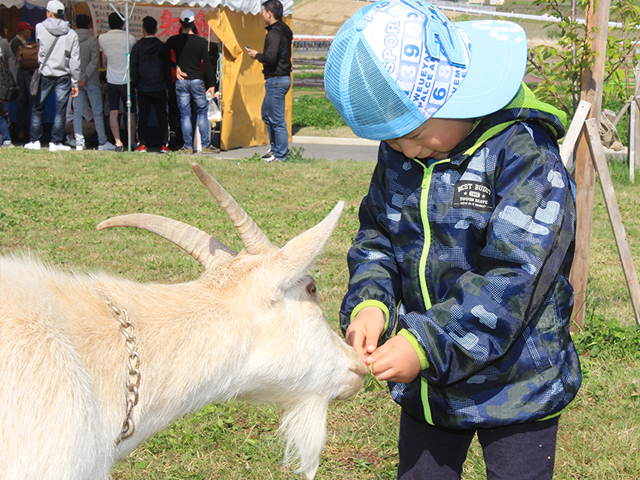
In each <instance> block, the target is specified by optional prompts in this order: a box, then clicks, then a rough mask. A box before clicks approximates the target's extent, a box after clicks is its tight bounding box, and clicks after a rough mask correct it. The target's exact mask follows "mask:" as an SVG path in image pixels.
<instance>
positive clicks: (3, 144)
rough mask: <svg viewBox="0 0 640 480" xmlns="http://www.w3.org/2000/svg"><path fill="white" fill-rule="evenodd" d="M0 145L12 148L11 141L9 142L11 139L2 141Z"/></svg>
mask: <svg viewBox="0 0 640 480" xmlns="http://www.w3.org/2000/svg"><path fill="white" fill-rule="evenodd" d="M2 146H3V147H6V148H13V143H11V140H5V141H4V142H2Z"/></svg>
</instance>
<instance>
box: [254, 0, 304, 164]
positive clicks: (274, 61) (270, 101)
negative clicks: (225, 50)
mask: <svg viewBox="0 0 640 480" xmlns="http://www.w3.org/2000/svg"><path fill="white" fill-rule="evenodd" d="M282 14H283V8H282V3H280V1H279V0H267V1H266V2H264V3H263V4H262V17H263V18H264V21H265V23H266V24H267V36H266V37H265V39H264V49H263V53H258V52H257V51H256V50H253V49H251V48H249V47H245V48H246V49H247V54H248V55H249V56H250V57H251V58H253V59H254V60H258V61H259V62H260V63H262V64H263V65H264V68H263V70H262V73H263V74H264V78H265V95H264V100H263V102H262V120H263V121H264V123H265V124H266V125H267V130H268V131H269V142H270V144H271V148H270V150H269V151H268V152H267V153H265V154H264V155H263V156H262V158H264V159H265V160H266V161H267V162H284V161H286V159H287V154H288V153H289V131H288V129H287V122H286V120H285V117H284V107H285V102H284V99H285V96H286V95H287V92H288V91H289V89H290V88H291V49H292V47H291V43H292V40H293V32H292V31H291V29H290V28H289V26H288V25H287V24H286V23H284V22H283V21H282Z"/></svg>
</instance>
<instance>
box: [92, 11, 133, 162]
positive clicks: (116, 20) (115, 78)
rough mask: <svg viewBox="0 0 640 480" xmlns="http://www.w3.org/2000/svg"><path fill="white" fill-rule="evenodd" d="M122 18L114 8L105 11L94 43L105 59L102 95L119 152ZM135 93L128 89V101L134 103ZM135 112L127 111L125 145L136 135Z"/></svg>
mask: <svg viewBox="0 0 640 480" xmlns="http://www.w3.org/2000/svg"><path fill="white" fill-rule="evenodd" d="M123 27H124V20H123V19H122V17H121V16H120V14H119V13H117V12H112V13H111V14H110V15H109V28H110V29H111V30H109V31H108V32H107V33H103V34H102V35H100V36H99V37H98V43H99V45H100V48H101V49H102V53H103V54H104V56H105V58H106V61H107V88H106V96H107V99H108V100H109V126H110V127H111V134H112V135H113V138H114V140H115V142H116V152H122V150H123V143H122V140H121V138H120V122H119V121H118V115H119V114H120V100H122V105H124V107H125V109H126V107H127V80H128V79H127V73H128V72H127V53H128V52H127V34H126V32H125V31H124V30H123V29H122V28H123ZM135 43H136V39H135V38H134V36H133V35H129V49H131V48H133V46H134V45H135ZM135 104H136V102H135V96H134V93H133V91H132V90H131V105H135ZM135 130H136V114H135V113H134V112H131V131H130V132H129V145H131V142H132V141H133V139H134V138H135V137H136V134H135Z"/></svg>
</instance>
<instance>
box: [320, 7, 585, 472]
mask: <svg viewBox="0 0 640 480" xmlns="http://www.w3.org/2000/svg"><path fill="white" fill-rule="evenodd" d="M526 62H527V40H526V37H525V34H524V30H523V29H522V28H521V27H520V26H519V25H516V24H513V23H510V22H504V21H486V20H485V21H474V22H456V23H452V22H450V21H449V20H448V19H447V18H446V17H445V16H444V14H443V13H442V12H440V11H439V10H438V9H437V8H435V7H434V6H432V5H431V4H429V3H427V2H424V1H420V0H384V1H378V2H375V3H373V4H370V5H367V6H365V7H364V8H362V9H361V10H359V11H358V12H357V13H356V14H355V15H354V16H353V17H351V18H350V19H349V20H348V21H347V22H346V23H345V24H344V25H343V26H342V27H341V29H340V30H339V32H338V34H337V35H336V37H335V39H334V40H333V42H332V44H331V48H330V50H329V54H328V58H327V63H326V66H325V88H326V92H327V96H328V97H329V99H330V100H331V101H332V102H333V104H334V105H335V106H336V108H337V109H338V111H339V112H340V114H341V116H342V117H343V118H344V119H345V121H346V122H347V123H348V124H349V126H350V127H351V128H352V129H353V131H354V132H355V133H356V134H358V135H359V136H362V137H364V138H369V139H372V140H380V141H381V143H380V148H379V153H378V163H377V165H376V169H375V172H374V174H373V177H372V180H371V185H370V188H369V192H368V194H367V195H366V196H365V197H364V199H363V200H362V204H361V206H360V213H359V219H360V229H359V231H358V233H357V234H356V236H355V240H354V243H353V246H352V248H351V249H350V251H349V253H348V265H349V271H350V281H349V290H348V292H347V294H346V295H345V297H344V300H343V303H342V307H341V311H340V323H341V327H342V329H343V331H344V332H345V337H346V339H347V342H348V343H349V344H350V345H352V346H353V347H354V349H355V351H356V352H357V353H358V354H359V355H360V357H361V358H362V360H363V362H365V364H366V365H367V366H369V368H370V369H371V371H372V373H373V375H375V376H376V377H377V378H378V379H379V380H384V381H387V382H388V386H389V390H390V392H391V396H392V397H393V399H394V400H395V401H396V402H397V403H399V404H400V405H401V407H402V410H401V415H400V433H399V441H398V451H399V464H398V478H399V479H402V480H409V479H411V480H413V479H427V478H428V479H430V480H450V479H451V480H453V479H456V480H457V479H459V478H460V476H461V474H462V467H463V463H464V461H465V458H466V456H467V451H468V449H469V446H470V444H471V441H472V439H473V437H474V435H477V436H478V440H479V442H480V445H481V446H482V449H483V455H484V460H485V464H486V470H487V478H489V479H518V480H550V479H551V478H552V477H553V467H554V459H555V449H556V438H557V430H558V419H559V416H560V414H561V413H562V412H563V411H564V409H565V408H566V407H567V406H568V405H569V403H570V402H571V401H572V400H573V399H574V398H575V396H576V394H577V392H578V389H579V388H580V384H581V379H582V377H581V370H580V362H579V359H578V355H577V352H576V349H575V346H574V344H573V342H572V340H571V336H570V335H569V324H570V317H571V311H572V308H573V290H572V288H571V285H570V284H569V281H568V276H569V271H570V269H571V263H572V260H573V252H574V244H575V219H576V204H575V184H574V182H573V179H572V178H571V175H570V174H569V172H567V170H566V169H565V167H564V165H563V163H562V160H561V158H560V154H559V152H558V139H559V138H561V137H562V136H563V135H564V132H565V127H564V122H566V118H565V115H564V113H563V112H560V111H559V110H557V109H555V108H553V107H551V106H549V105H546V104H544V103H542V102H539V101H538V100H536V99H535V97H534V96H533V93H531V91H530V90H529V89H528V88H527V87H526V86H525V85H524V84H523V83H522V80H523V78H524V73H525V68H526ZM394 333H395V335H394Z"/></svg>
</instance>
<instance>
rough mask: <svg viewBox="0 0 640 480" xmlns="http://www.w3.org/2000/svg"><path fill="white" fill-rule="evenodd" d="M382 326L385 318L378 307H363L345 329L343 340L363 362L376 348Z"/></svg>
mask: <svg viewBox="0 0 640 480" xmlns="http://www.w3.org/2000/svg"><path fill="white" fill-rule="evenodd" d="M384 324H385V318H384V313H383V312H382V310H380V309H379V308H378V307H365V308H363V309H362V310H360V311H359V312H358V314H357V315H356V317H355V318H354V319H353V321H352V322H351V325H349V327H348V328H347V332H346V334H345V339H346V341H347V343H348V344H349V345H351V346H352V347H353V349H354V350H355V351H356V353H357V354H358V355H359V356H360V358H361V359H362V361H363V362H365V359H366V357H368V356H369V355H371V354H372V353H373V352H375V351H376V348H378V341H379V340H380V335H382V331H383V330H384ZM365 363H366V362H365Z"/></svg>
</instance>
